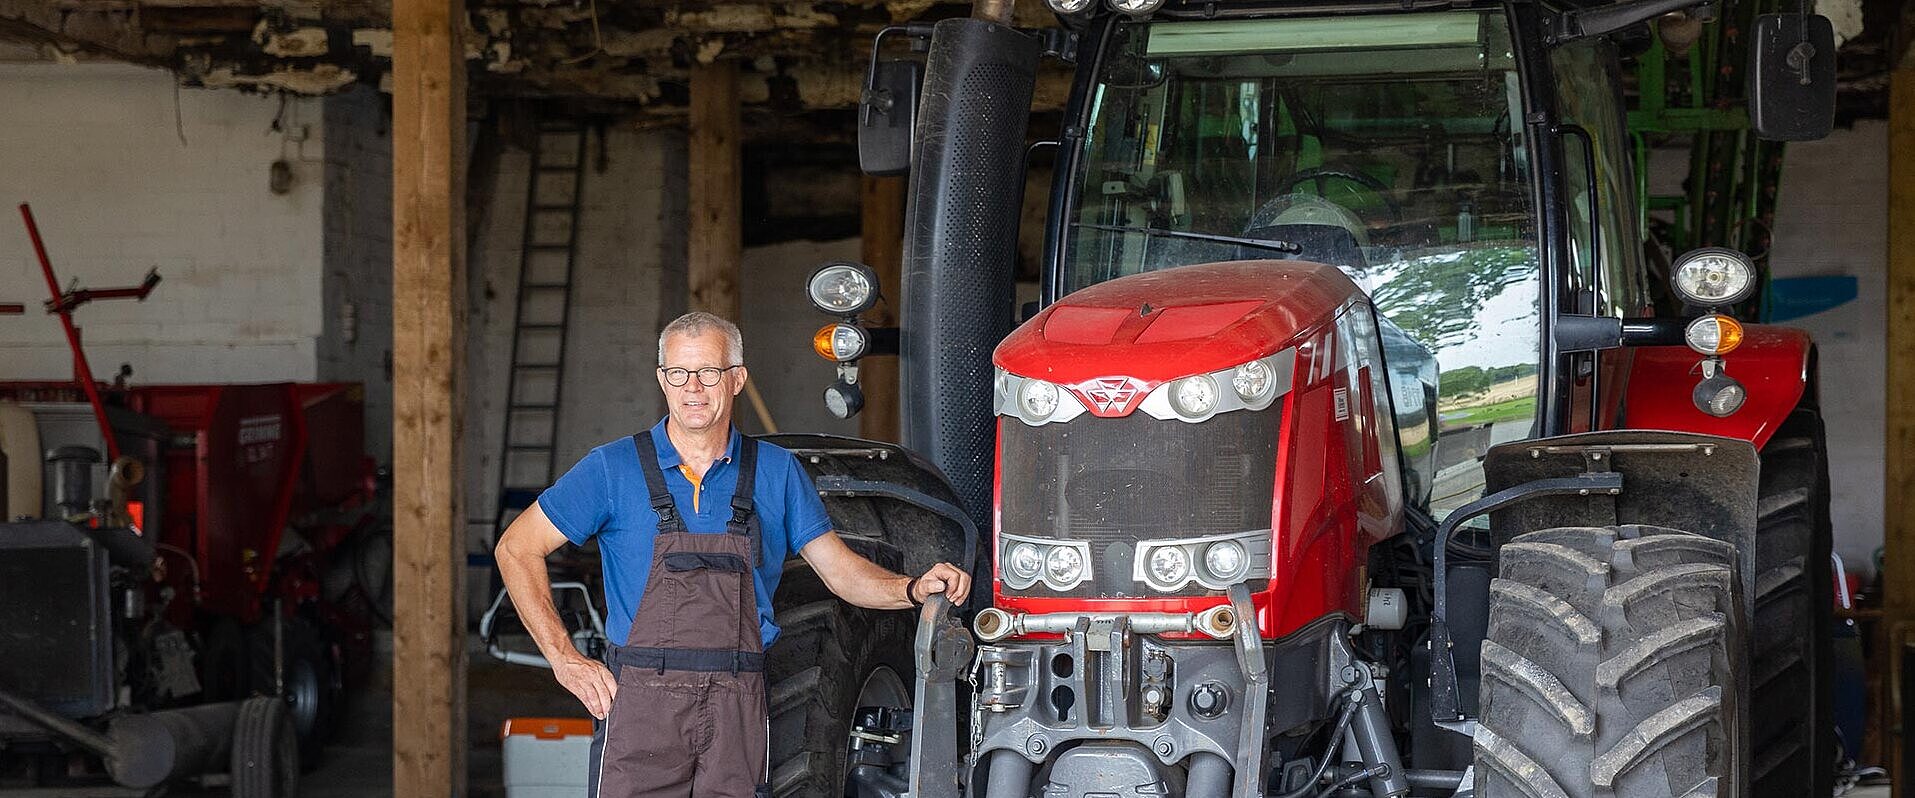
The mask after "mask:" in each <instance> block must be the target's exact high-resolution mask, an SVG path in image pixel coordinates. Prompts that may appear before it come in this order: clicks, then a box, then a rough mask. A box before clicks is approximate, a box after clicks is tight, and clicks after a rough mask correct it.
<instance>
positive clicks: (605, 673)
mask: <svg viewBox="0 0 1915 798" xmlns="http://www.w3.org/2000/svg"><path fill="white" fill-rule="evenodd" d="M552 677H553V678H555V679H558V680H559V685H560V686H562V687H564V688H565V689H566V690H569V691H571V693H572V695H573V696H575V697H577V698H578V700H579V703H581V704H584V705H585V711H587V712H590V713H592V717H594V718H598V719H599V720H604V719H605V715H606V713H608V712H611V711H612V698H613V697H615V696H617V695H618V680H617V679H615V678H613V677H612V672H611V670H610V669H607V668H606V667H605V664H604V663H601V662H599V661H598V660H595V659H591V658H589V657H586V656H585V655H583V654H573V655H571V656H569V657H561V658H560V659H558V660H555V661H553V662H552Z"/></svg>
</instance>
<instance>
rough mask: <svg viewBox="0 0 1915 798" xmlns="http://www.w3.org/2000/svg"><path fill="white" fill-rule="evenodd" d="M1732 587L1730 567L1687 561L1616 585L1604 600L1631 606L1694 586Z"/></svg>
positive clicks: (1616, 604) (1612, 604) (1724, 588)
mask: <svg viewBox="0 0 1915 798" xmlns="http://www.w3.org/2000/svg"><path fill="white" fill-rule="evenodd" d="M1700 587H1707V588H1716V589H1718V590H1722V591H1725V592H1726V591H1727V590H1728V588H1729V567H1728V566H1726V565H1717V564H1715V563H1684V564H1682V565H1671V566H1669V567H1666V568H1658V569H1656V570H1654V571H1650V572H1647V573H1645V574H1643V575H1642V576H1639V577H1636V578H1635V579H1631V580H1629V581H1627V582H1623V583H1621V584H1618V585H1615V586H1613V587H1611V588H1609V590H1608V591H1607V592H1605V593H1604V594H1603V603H1604V604H1607V605H1609V606H1612V607H1627V606H1629V605H1631V604H1634V603H1636V602H1638V601H1641V600H1643V599H1644V598H1647V597H1649V596H1652V595H1656V594H1660V593H1668V592H1671V591H1676V590H1685V589H1690V588H1700Z"/></svg>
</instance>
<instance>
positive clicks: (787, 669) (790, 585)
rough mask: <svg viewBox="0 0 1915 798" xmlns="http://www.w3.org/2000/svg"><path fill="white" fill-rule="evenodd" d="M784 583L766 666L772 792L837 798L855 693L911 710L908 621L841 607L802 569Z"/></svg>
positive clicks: (894, 614)
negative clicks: (900, 702)
mask: <svg viewBox="0 0 1915 798" xmlns="http://www.w3.org/2000/svg"><path fill="white" fill-rule="evenodd" d="M784 579H785V584H783V585H781V586H780V588H779V591H778V602H777V622H778V625H779V627H780V628H781V630H782V631H780V633H779V636H778V640H777V641H776V642H774V643H773V644H772V646H771V651H770V652H769V655H768V657H767V663H766V670H767V673H766V684H767V685H768V691H769V692H770V701H769V707H770V710H771V712H770V714H771V793H772V795H773V796H775V798H844V796H845V794H846V792H845V776H846V756H847V753H848V750H849V747H850V746H849V739H850V733H851V725H852V722H853V720H854V717H855V714H856V711H857V709H858V707H859V705H860V697H861V694H863V695H864V696H866V697H867V698H868V697H869V696H872V695H879V696H888V698H886V699H884V700H883V701H882V703H883V704H886V705H890V704H892V703H893V702H895V701H896V700H897V699H898V698H900V697H901V698H902V700H903V706H905V707H908V706H909V705H910V695H911V692H910V685H911V684H912V670H911V643H912V631H913V626H912V624H913V623H914V619H915V616H913V615H912V614H911V613H909V612H902V611H881V610H867V609H862V608H859V607H854V606H852V605H850V604H846V603H844V602H843V601H841V600H839V599H838V598H837V597H836V596H833V595H831V593H830V592H829V591H827V590H825V589H824V587H823V585H822V584H820V583H818V581H817V577H816V575H814V574H812V573H811V572H810V571H809V570H808V569H804V568H802V567H800V568H793V569H790V570H788V571H787V572H786V573H785V576H784ZM887 687H889V688H890V689H887ZM900 688H901V689H902V690H903V694H902V696H898V695H897V689H900Z"/></svg>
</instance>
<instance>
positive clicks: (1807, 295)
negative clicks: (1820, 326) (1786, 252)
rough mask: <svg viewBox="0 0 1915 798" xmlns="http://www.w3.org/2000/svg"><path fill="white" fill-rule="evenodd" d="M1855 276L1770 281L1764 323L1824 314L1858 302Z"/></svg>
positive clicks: (1786, 278)
mask: <svg viewBox="0 0 1915 798" xmlns="http://www.w3.org/2000/svg"><path fill="white" fill-rule="evenodd" d="M1856 292H1857V288H1856V281H1855V276H1854V275H1849V274H1842V275H1833V276H1828V277H1778V278H1775V279H1772V280H1770V281H1769V296H1768V300H1769V301H1768V312H1767V313H1765V314H1763V315H1764V318H1763V321H1767V322H1781V321H1788V320H1790V319H1799V318H1802V317H1803V316H1808V315H1811V314H1815V313H1821V312H1822V311H1825V310H1828V309H1830V308H1834V307H1837V306H1840V305H1842V304H1843V303H1845V302H1849V301H1851V300H1853V299H1855V295H1856Z"/></svg>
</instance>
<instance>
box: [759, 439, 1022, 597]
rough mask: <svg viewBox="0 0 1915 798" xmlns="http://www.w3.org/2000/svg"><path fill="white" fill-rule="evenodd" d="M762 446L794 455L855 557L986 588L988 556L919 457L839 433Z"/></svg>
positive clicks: (943, 484)
mask: <svg viewBox="0 0 1915 798" xmlns="http://www.w3.org/2000/svg"><path fill="white" fill-rule="evenodd" d="M761 440H764V441H766V442H768V443H772V444H775V445H777V446H779V447H782V448H784V449H786V450H789V451H790V452H791V453H792V454H793V455H795V456H797V458H798V462H799V464H800V465H802V466H803V467H804V469H805V473H806V474H808V475H810V477H811V481H812V483H813V484H814V485H815V486H816V487H817V489H818V495H819V497H820V498H822V499H824V503H825V511H826V512H827V513H829V514H830V516H831V522H832V526H833V528H835V529H836V530H837V531H838V534H839V536H840V537H842V538H844V540H845V544H846V545H848V546H850V547H851V549H852V550H853V551H856V552H858V553H859V554H862V555H864V556H865V557H867V558H869V559H871V560H872V561H873V562H876V563H878V564H879V565H882V566H884V567H886V568H890V569H892V570H894V571H898V572H899V573H904V574H913V575H915V574H919V573H923V572H924V570H925V569H927V568H930V567H931V566H932V565H933V564H936V563H939V562H949V563H952V564H954V565H956V566H958V567H959V568H961V569H964V570H965V571H967V572H969V573H971V574H972V578H973V580H978V579H979V577H980V575H982V580H983V581H980V582H978V584H984V585H988V584H989V582H988V580H989V578H990V562H989V559H990V558H989V557H988V556H987V555H986V554H985V551H986V549H985V547H983V546H982V545H981V544H980V541H979V538H980V534H979V532H978V528H977V524H976V522H974V521H972V520H971V517H970V516H969V515H967V514H966V513H965V512H964V510H963V508H962V506H961V502H960V500H959V499H958V495H957V492H956V491H955V490H953V489H952V487H951V482H950V480H949V479H947V478H945V476H944V474H943V473H942V472H940V471H939V470H938V468H937V466H935V465H932V464H931V462H930V461H929V460H927V459H925V458H924V457H923V456H921V455H919V454H918V453H916V452H913V451H911V450H909V449H906V448H904V447H902V446H899V445H897V444H895V443H884V442H881V441H869V440H864V439H861V438H851V437H846V436H841V435H821V434H811V433H787V434H778V435H766V436H763V437H762V438H761ZM793 554H794V555H795V554H796V552H793ZM794 565H795V563H794V564H793V565H788V566H787V568H790V567H794ZM979 592H980V591H977V590H975V589H974V590H973V592H972V594H973V595H974V596H975V595H977V594H978V593H979ZM981 592H982V593H985V594H988V593H989V592H990V591H989V590H984V591H981Z"/></svg>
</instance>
